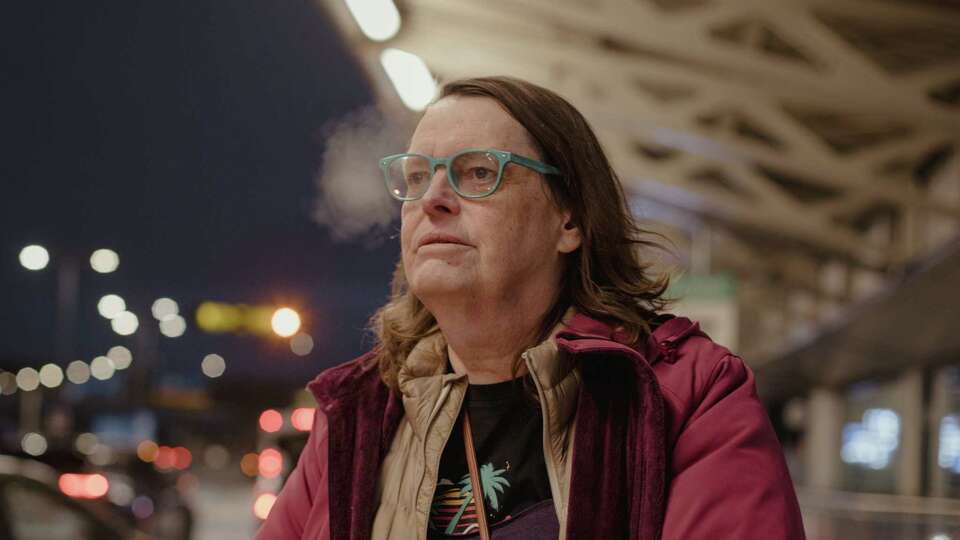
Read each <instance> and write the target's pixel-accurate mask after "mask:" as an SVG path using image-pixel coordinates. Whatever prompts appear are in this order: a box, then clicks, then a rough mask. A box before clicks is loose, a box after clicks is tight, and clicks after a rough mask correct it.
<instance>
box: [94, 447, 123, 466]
mask: <svg viewBox="0 0 960 540" xmlns="http://www.w3.org/2000/svg"><path fill="white" fill-rule="evenodd" d="M116 457H117V456H116V454H115V453H114V451H113V448H110V447H109V446H107V445H105V444H103V443H97V444H95V445H93V451H92V452H90V456H89V457H88V459H89V460H90V463H93V464H94V465H97V466H99V467H105V466H107V465H110V464H112V463H113V462H115V461H116Z"/></svg>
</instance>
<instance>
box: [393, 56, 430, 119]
mask: <svg viewBox="0 0 960 540" xmlns="http://www.w3.org/2000/svg"><path fill="white" fill-rule="evenodd" d="M380 63H381V64H382V65H383V69H384V71H386V72H387V77H389V78H390V82H391V83H393V87H394V88H395V89H396V90H397V94H399V96H400V100H401V101H403V104H404V105H406V106H407V108H409V109H411V110H414V111H422V110H423V109H425V108H426V107H427V105H429V104H430V101H432V100H433V97H434V95H435V94H436V93H437V84H436V82H435V81H434V80H433V76H432V75H431V74H430V70H429V69H428V68H427V64H425V63H424V62H423V60H422V59H421V58H420V57H419V56H417V55H415V54H411V53H408V52H406V51H401V50H399V49H384V51H383V52H382V53H381V54H380Z"/></svg>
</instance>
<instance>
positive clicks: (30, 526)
mask: <svg viewBox="0 0 960 540" xmlns="http://www.w3.org/2000/svg"><path fill="white" fill-rule="evenodd" d="M4 492H5V495H6V500H7V509H8V511H9V516H8V517H9V520H10V527H11V529H12V530H13V538H14V539H15V540H95V538H96V535H95V534H94V533H95V532H96V524H95V523H94V522H93V520H92V519H90V518H89V517H87V516H85V515H84V514H83V513H82V512H81V511H80V510H79V509H78V508H75V507H73V506H72V505H69V503H68V502H67V501H66V500H62V499H59V498H58V497H57V496H55V495H54V494H53V493H50V492H46V491H44V490H42V488H40V487H39V486H33V485H30V484H26V483H21V482H10V483H8V484H6V486H5V487H4Z"/></svg>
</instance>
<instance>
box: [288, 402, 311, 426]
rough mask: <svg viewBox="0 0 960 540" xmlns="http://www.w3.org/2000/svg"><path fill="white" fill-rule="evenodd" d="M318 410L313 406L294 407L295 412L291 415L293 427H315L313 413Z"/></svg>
mask: <svg viewBox="0 0 960 540" xmlns="http://www.w3.org/2000/svg"><path fill="white" fill-rule="evenodd" d="M315 412H316V411H315V410H314V409H311V408H307V407H304V408H300V409H294V410H293V414H291V415H290V423H291V424H293V428H294V429H297V430H299V431H310V428H311V427H313V415H314V413H315Z"/></svg>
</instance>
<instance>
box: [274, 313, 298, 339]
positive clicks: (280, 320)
mask: <svg viewBox="0 0 960 540" xmlns="http://www.w3.org/2000/svg"><path fill="white" fill-rule="evenodd" d="M270 326H271V328H273V331H274V333H276V334H277V335H278V336H280V337H290V336H292V335H294V334H296V333H297V330H300V314H299V313H297V312H296V311H294V310H292V309H290V308H288V307H283V308H280V309H278V310H276V311H274V312H273V317H271V318H270Z"/></svg>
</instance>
